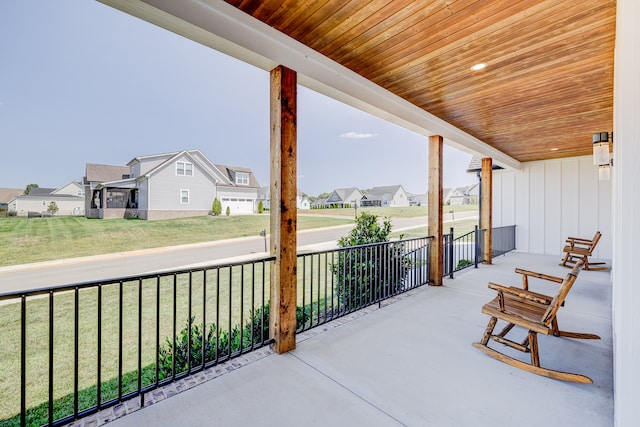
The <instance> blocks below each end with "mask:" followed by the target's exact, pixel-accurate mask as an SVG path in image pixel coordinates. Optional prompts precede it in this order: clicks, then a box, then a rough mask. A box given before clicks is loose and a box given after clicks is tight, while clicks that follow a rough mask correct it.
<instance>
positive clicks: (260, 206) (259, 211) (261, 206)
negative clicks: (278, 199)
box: [258, 200, 264, 213]
mask: <svg viewBox="0 0 640 427" xmlns="http://www.w3.org/2000/svg"><path fill="white" fill-rule="evenodd" d="M263 211H264V205H263V204H262V200H260V201H259V202H258V213H262V212H263Z"/></svg>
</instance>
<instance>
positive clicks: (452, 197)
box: [443, 184, 478, 206]
mask: <svg viewBox="0 0 640 427" xmlns="http://www.w3.org/2000/svg"><path fill="white" fill-rule="evenodd" d="M475 187H477V184H474V185H468V186H466V187H457V188H452V189H451V190H450V191H449V192H448V194H447V197H446V198H443V202H444V203H445V204H447V205H452V206H460V205H471V204H475V203H477V200H478V198H477V193H476V195H475V196H474V195H473V194H471V193H470V192H471V191H473V189H474V188H475Z"/></svg>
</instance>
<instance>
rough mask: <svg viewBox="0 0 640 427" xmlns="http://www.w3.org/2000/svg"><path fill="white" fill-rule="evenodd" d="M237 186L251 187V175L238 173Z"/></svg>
mask: <svg viewBox="0 0 640 427" xmlns="http://www.w3.org/2000/svg"><path fill="white" fill-rule="evenodd" d="M241 178H242V179H241ZM236 184H237V185H249V173H248V172H236Z"/></svg>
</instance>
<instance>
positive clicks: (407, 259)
mask: <svg viewBox="0 0 640 427" xmlns="http://www.w3.org/2000/svg"><path fill="white" fill-rule="evenodd" d="M431 240H432V238H430V237H421V238H415V239H407V240H401V241H394V242H385V243H374V244H368V245H360V246H351V247H347V248H341V249H335V250H328V251H322V252H314V253H308V254H299V255H298V304H299V306H298V309H297V314H298V316H297V320H298V325H297V330H298V332H301V331H304V330H307V329H310V328H313V327H316V326H318V325H321V324H323V323H326V322H329V321H331V320H333V319H336V318H338V317H341V316H344V315H346V314H349V313H352V312H354V311H356V310H360V309H361V308H363V307H366V306H369V305H371V304H375V303H379V302H380V301H382V300H384V299H387V298H391V297H393V296H395V295H398V294H400V293H403V292H406V291H408V290H411V289H414V288H416V287H418V286H422V285H424V284H427V283H428V281H429V244H430V242H431Z"/></svg>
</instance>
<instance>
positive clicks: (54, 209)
mask: <svg viewBox="0 0 640 427" xmlns="http://www.w3.org/2000/svg"><path fill="white" fill-rule="evenodd" d="M47 212H49V213H50V214H51V215H55V214H56V213H57V212H58V205H57V204H56V202H51V203H49V206H47Z"/></svg>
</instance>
